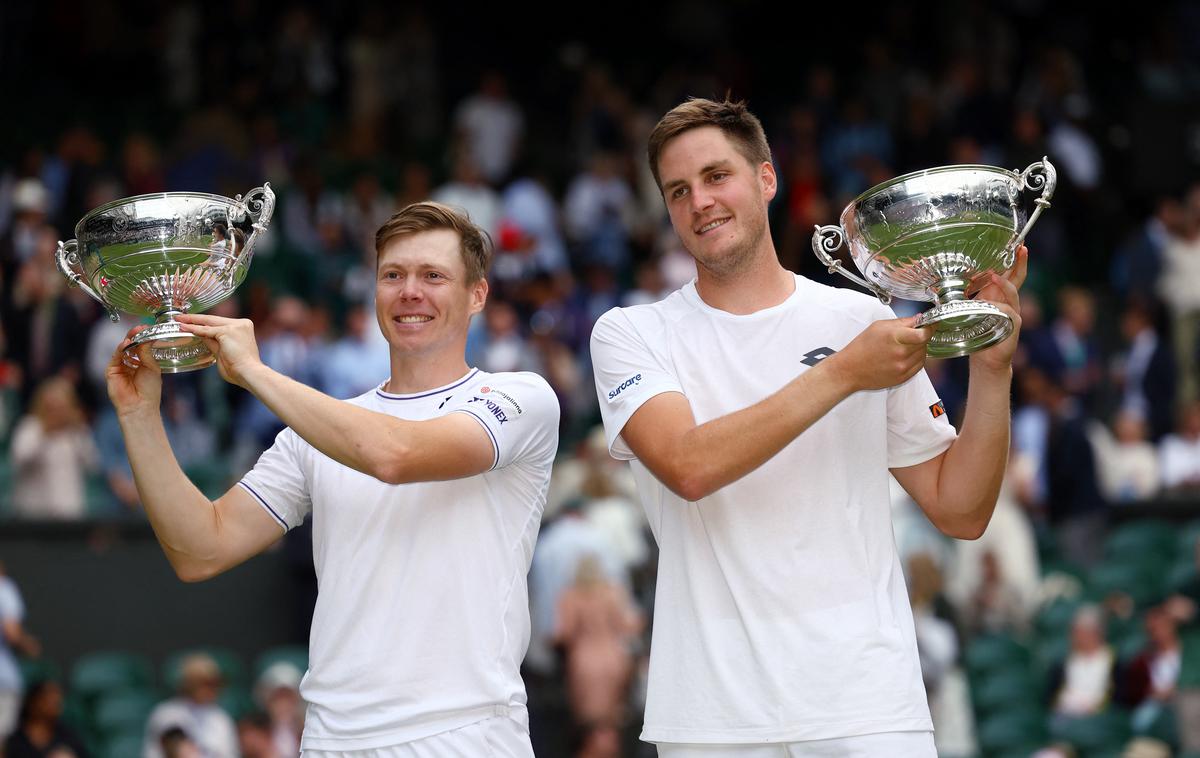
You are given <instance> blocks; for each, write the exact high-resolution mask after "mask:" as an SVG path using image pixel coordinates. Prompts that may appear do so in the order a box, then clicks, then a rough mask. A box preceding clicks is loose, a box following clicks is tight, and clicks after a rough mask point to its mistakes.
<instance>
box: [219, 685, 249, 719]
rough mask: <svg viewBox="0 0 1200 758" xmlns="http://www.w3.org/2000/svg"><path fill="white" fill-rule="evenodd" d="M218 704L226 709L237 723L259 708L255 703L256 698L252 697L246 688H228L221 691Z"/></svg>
mask: <svg viewBox="0 0 1200 758" xmlns="http://www.w3.org/2000/svg"><path fill="white" fill-rule="evenodd" d="M217 703H218V704H219V705H220V706H221V707H222V708H224V709H225V712H226V713H228V714H229V715H230V717H232V718H233V720H234V721H237V720H238V719H240V718H241V717H242V716H245V715H246V714H248V713H250V712H251V711H253V710H254V709H255V708H256V707H257V706H256V704H255V703H254V698H252V697H251V696H250V690H248V689H246V688H244V687H226V688H225V689H223V690H221V694H220V695H219V696H218V697H217Z"/></svg>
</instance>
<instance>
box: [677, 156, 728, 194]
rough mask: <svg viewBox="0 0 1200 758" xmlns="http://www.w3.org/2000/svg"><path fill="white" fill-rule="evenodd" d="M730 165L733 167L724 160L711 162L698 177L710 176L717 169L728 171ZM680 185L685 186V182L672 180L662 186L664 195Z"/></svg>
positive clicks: (702, 169) (701, 170)
mask: <svg viewBox="0 0 1200 758" xmlns="http://www.w3.org/2000/svg"><path fill="white" fill-rule="evenodd" d="M732 165H733V162H732V161H729V160H725V159H721V160H719V161H713V162H712V163H709V164H707V165H705V166H704V167H703V168H701V169H700V175H701V176H704V175H705V174H711V173H712V172H714V171H716V170H718V169H728V168H729V167H731V166H732ZM681 184H687V182H686V181H684V180H683V179H674V180H672V181H669V182H667V183H666V184H664V185H663V193H664V194H665V193H666V192H667V191H668V190H672V189H675V188H676V187H678V186H679V185H681Z"/></svg>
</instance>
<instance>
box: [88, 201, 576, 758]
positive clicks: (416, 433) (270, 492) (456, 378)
mask: <svg viewBox="0 0 1200 758" xmlns="http://www.w3.org/2000/svg"><path fill="white" fill-rule="evenodd" d="M375 247H376V252H377V254H378V262H377V267H376V268H377V272H376V273H377V275H376V287H375V293H376V316H377V318H378V321H379V327H380V329H381V330H382V332H383V335H384V337H385V338H386V339H387V341H388V343H389V346H390V352H391V356H390V357H391V377H390V378H388V379H387V380H386V381H383V382H382V383H381V384H380V385H379V386H378V387H377V388H374V389H372V390H370V391H369V392H367V393H365V394H363V395H360V396H358V397H356V398H353V399H351V400H349V401H340V400H335V399H333V398H331V397H328V396H327V395H324V394H322V393H320V392H318V391H316V390H314V389H312V388H310V387H307V386H305V385H303V384H300V383H299V382H296V381H293V380H291V379H289V378H287V377H285V376H283V375H281V374H279V373H277V372H275V371H273V370H271V369H270V368H269V367H267V366H265V365H264V364H263V363H262V362H261V361H260V360H259V358H258V349H257V346H256V344H255V341H254V325H253V324H252V323H251V322H250V321H247V320H235V319H225V318H219V317H216V316H207V315H185V316H180V317H178V320H179V321H180V322H181V323H183V324H184V325H185V327H186V328H187V329H188V330H190V331H192V332H194V333H195V334H198V335H200V336H201V337H203V338H205V340H206V342H207V344H208V345H209V347H210V348H211V349H212V350H213V352H214V353H215V354H216V356H217V363H218V367H219V369H220V372H221V376H222V377H223V378H225V379H226V380H227V381H230V382H233V383H235V384H238V385H240V386H241V387H243V388H245V389H246V390H248V391H249V392H251V393H253V394H254V395H255V397H257V398H258V399H259V400H261V401H262V402H263V404H264V405H266V406H267V408H269V409H270V410H271V411H272V412H273V413H275V414H276V415H277V416H278V417H279V418H280V419H281V420H282V421H283V422H284V423H285V424H287V428H286V429H284V431H282V432H281V433H280V434H279V436H278V437H277V438H276V440H275V444H274V445H273V446H272V447H271V448H270V449H269V450H267V451H266V452H265V453H263V455H262V456H261V457H260V458H259V460H258V463H257V464H256V465H255V466H254V468H253V470H251V471H250V472H249V473H248V474H247V475H246V476H245V477H244V478H243V479H242V480H241V482H239V483H238V484H237V485H236V486H234V487H233V488H232V489H230V490H229V492H227V493H225V495H223V496H222V497H220V498H218V499H217V500H216V501H215V502H210V501H209V500H208V498H206V497H205V496H204V495H203V494H202V493H201V492H200V491H199V490H197V489H196V488H195V486H194V485H192V483H191V482H189V481H188V480H187V478H186V477H185V476H184V474H183V472H182V471H181V470H180V469H179V466H178V464H176V462H175V459H174V457H173V455H172V454H171V451H170V446H169V444H168V442H167V438H166V434H165V432H164V431H163V427H162V419H161V415H160V413H159V408H158V406H159V397H160V391H161V384H162V379H161V375H160V373H159V371H158V370H157V368H156V366H155V365H154V363H153V360H152V359H151V356H150V355H149V353H148V352H146V350H145V348H143V352H142V354H141V358H142V360H141V364H140V367H139V368H136V369H131V368H129V367H127V366H125V365H124V363H123V362H122V360H121V352H122V351H123V350H124V349H125V347H126V346H127V345H128V344H129V339H128V338H127V339H126V340H125V341H124V342H122V343H121V345H120V346H119V347H118V348H117V351H116V353H115V354H114V355H113V359H112V361H111V363H110V364H109V368H108V391H109V396H110V397H111V398H112V401H113V405H114V406H115V407H116V410H117V415H118V418H119V419H120V423H121V430H122V432H123V433H124V435H125V441H126V446H127V448H128V450H129V459H130V463H131V465H132V467H133V472H134V480H135V482H136V483H137V487H138V492H139V493H140V495H141V499H142V502H143V503H144V504H145V507H146V513H147V515H148V516H149V518H150V522H151V525H152V526H153V527H154V530H155V534H156V535H157V536H158V539H159V542H160V543H161V544H162V547H163V551H164V552H165V553H166V555H167V558H168V560H169V561H170V562H171V565H172V567H173V568H174V569H175V571H176V572H177V573H178V575H179V576H180V578H182V579H184V580H185V581H198V580H202V579H206V578H208V577H211V576H213V575H215V574H218V573H220V572H222V571H225V570H226V569H228V568H230V567H232V566H235V565H237V564H238V563H240V562H242V561H243V560H246V559H247V558H249V557H250V556H252V555H255V554H257V553H259V552H262V551H263V550H265V549H266V548H267V547H268V546H269V545H271V544H272V543H274V542H275V541H277V540H278V539H279V538H280V537H281V536H282V535H283V533H284V532H286V531H287V530H289V529H292V528H294V527H296V526H298V525H299V524H300V523H301V522H302V521H303V520H304V518H305V517H306V515H308V514H309V513H311V514H313V558H314V563H315V566H316V572H317V580H318V585H319V588H320V589H319V594H318V596H317V605H316V610H315V612H314V615H313V622H312V632H311V638H310V643H309V650H310V652H309V670H308V672H307V673H306V674H305V676H304V680H303V682H302V683H301V685H300V692H301V694H302V695H303V697H304V699H305V700H306V701H307V702H308V711H307V715H306V718H305V725H304V735H303V738H302V745H301V749H302V750H303V753H304V755H305V756H306V758H329V757H330V756H334V755H336V756H339V758H343V757H348V756H352V757H356V758H397V757H399V756H406V757H408V756H412V757H420V756H441V755H498V756H520V757H521V758H528V756H532V754H533V753H532V749H531V747H530V741H529V727H528V715H527V710H526V706H525V703H526V695H525V688H524V685H523V683H522V681H521V677H520V671H519V669H520V664H521V659H522V658H523V657H524V654H525V648H526V646H527V645H528V642H529V608H528V593H527V590H526V582H525V577H526V574H527V573H528V570H529V563H530V559H531V557H532V552H533V545H534V542H535V540H536V538H537V530H538V525H539V523H540V521H541V513H542V509H543V507H544V505H545V501H546V489H547V486H548V484H549V478H550V465H551V463H552V462H553V460H554V454H555V451H556V449H557V447H558V416H559V409H558V402H557V399H556V398H555V395H554V392H553V391H552V390H551V389H550V386H549V385H548V384H547V383H546V382H545V380H543V379H542V378H541V377H540V376H537V375H536V374H530V373H524V372H518V373H503V374H489V373H487V372H484V371H480V370H478V369H473V368H470V367H469V366H468V365H467V363H466V360H465V358H464V350H465V346H466V338H467V327H468V324H469V323H470V319H471V316H472V315H474V314H476V313H478V312H480V311H481V310H482V309H483V307H484V304H485V302H486V299H487V292H488V285H487V279H486V276H487V269H488V263H489V260H490V255H491V249H490V244H489V242H488V240H487V236H486V234H484V233H483V232H482V231H481V230H480V229H479V228H478V227H476V226H475V225H474V224H472V223H471V222H470V220H469V219H467V218H466V217H465V216H464V215H463V214H461V213H458V212H457V211H455V210H453V209H451V208H449V207H447V206H444V205H440V204H437V203H415V204H413V205H410V206H407V207H406V208H404V209H403V210H401V211H400V212H399V213H397V214H396V215H395V216H393V217H392V218H391V219H390V220H389V221H388V222H387V223H385V224H384V225H383V226H382V227H381V228H380V229H379V232H378V234H377V235H376V238H375ZM136 331H137V330H136V329H135V330H133V331H132V332H131V333H130V335H129V336H130V337H132V336H133V335H134V334H135V333H136Z"/></svg>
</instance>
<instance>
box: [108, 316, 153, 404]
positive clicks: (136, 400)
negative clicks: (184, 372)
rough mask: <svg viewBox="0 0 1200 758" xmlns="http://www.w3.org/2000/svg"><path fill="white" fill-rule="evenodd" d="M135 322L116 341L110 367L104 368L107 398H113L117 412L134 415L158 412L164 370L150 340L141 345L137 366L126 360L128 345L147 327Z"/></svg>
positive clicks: (109, 363)
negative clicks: (122, 336) (134, 366)
mask: <svg viewBox="0 0 1200 758" xmlns="http://www.w3.org/2000/svg"><path fill="white" fill-rule="evenodd" d="M145 328H146V327H145V326H135V327H134V328H132V329H130V330H129V333H128V334H126V335H125V339H123V340H121V344H119V345H117V349H116V351H115V352H114V353H113V356H112V360H110V361H109V362H108V368H107V369H105V371H104V376H105V380H106V381H107V383H108V399H109V400H111V401H112V404H113V408H115V409H116V411H117V416H118V417H121V416H132V415H137V414H141V413H153V414H158V412H159V403H160V402H161V399H162V371H161V370H160V369H159V367H158V363H157V362H156V361H155V360H154V357H153V356H152V355H151V347H150V345H149V344H145V345H142V346H141V348H140V349H139V352H138V357H139V358H140V359H141V361H140V362H139V364H138V366H137V368H130V367H128V366H126V365H125V362H124V360H123V357H124V355H123V354H124V352H125V348H127V347H129V345H130V343H131V342H132V341H133V338H134V336H136V335H137V333H138V332H140V331H142V330H143V329H145Z"/></svg>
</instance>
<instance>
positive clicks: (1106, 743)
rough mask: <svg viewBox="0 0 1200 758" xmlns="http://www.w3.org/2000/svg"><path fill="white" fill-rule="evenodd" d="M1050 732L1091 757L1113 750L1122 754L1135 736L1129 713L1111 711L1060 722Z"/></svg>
mask: <svg viewBox="0 0 1200 758" xmlns="http://www.w3.org/2000/svg"><path fill="white" fill-rule="evenodd" d="M1050 733H1051V736H1052V737H1053V738H1054V739H1058V740H1062V741H1064V742H1068V743H1070V744H1071V745H1072V746H1073V747H1074V748H1075V749H1076V750H1078V751H1079V752H1081V753H1083V754H1084V755H1087V756H1091V755H1093V754H1103V753H1104V752H1105V751H1113V750H1115V751H1116V752H1117V754H1118V755H1119V754H1120V751H1121V749H1122V748H1123V747H1124V746H1125V743H1126V741H1128V740H1129V737H1130V735H1131V729H1130V725H1129V713H1128V712H1126V711H1124V710H1122V709H1120V708H1110V709H1109V710H1107V711H1105V712H1103V713H1098V714H1096V715H1095V716H1085V717H1081V718H1073V719H1063V720H1056V721H1054V722H1053V723H1052V724H1051V729H1050Z"/></svg>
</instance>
